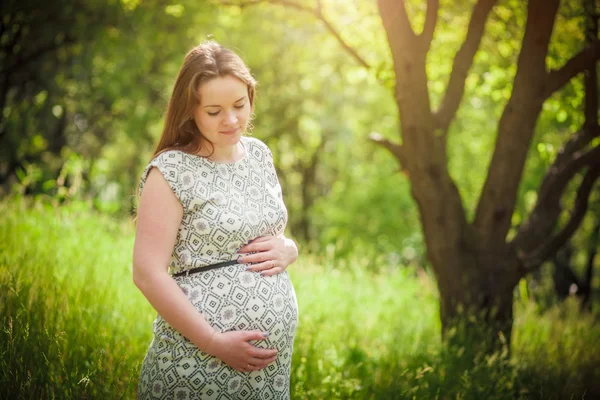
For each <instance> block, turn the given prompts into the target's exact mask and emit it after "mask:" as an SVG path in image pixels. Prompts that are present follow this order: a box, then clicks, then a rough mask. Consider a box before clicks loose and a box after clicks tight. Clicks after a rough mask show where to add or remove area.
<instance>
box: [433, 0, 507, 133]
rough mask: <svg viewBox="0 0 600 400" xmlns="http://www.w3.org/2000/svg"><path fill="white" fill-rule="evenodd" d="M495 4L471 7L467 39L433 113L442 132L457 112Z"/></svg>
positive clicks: (482, 0)
mask: <svg viewBox="0 0 600 400" xmlns="http://www.w3.org/2000/svg"><path fill="white" fill-rule="evenodd" d="M496 2H497V0H479V1H477V4H475V7H473V13H472V16H471V21H470V23H469V28H468V30H467V37H466V39H465V41H464V43H463V45H462V46H461V48H460V50H459V51H458V52H457V53H456V57H455V58H454V64H453V65H452V73H451V75H450V80H449V81H448V87H447V89H446V93H445V95H444V99H443V100H442V102H441V104H440V107H439V109H438V110H437V111H436V112H435V113H434V118H435V121H436V126H437V128H438V129H441V130H442V131H443V132H446V131H447V130H448V127H449V125H450V122H451V121H452V119H453V118H454V115H455V114H456V111H457V110H458V106H459V105H460V102H461V99H462V97H463V94H464V89H465V81H466V79H467V75H468V73H469V70H470V69H471V65H472V64H473V59H474V58H475V54H476V53H477V50H478V49H479V44H480V43H481V38H482V37H483V32H484V28H485V23H486V21H487V18H488V15H489V13H490V11H491V10H492V8H493V7H494V5H495V4H496ZM428 11H429V9H428Z"/></svg>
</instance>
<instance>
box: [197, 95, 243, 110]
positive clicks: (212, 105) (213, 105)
mask: <svg viewBox="0 0 600 400" xmlns="http://www.w3.org/2000/svg"><path fill="white" fill-rule="evenodd" d="M245 98H246V96H245V95H244V96H242V97H240V98H239V99H237V100H236V101H234V103H238V102H240V101H241V100H244V99H245ZM207 107H221V106H220V105H218V104H211V105H209V106H204V107H203V108H207Z"/></svg>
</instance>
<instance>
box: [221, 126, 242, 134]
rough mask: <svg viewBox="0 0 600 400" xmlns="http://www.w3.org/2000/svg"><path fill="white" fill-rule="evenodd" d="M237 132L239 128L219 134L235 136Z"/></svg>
mask: <svg viewBox="0 0 600 400" xmlns="http://www.w3.org/2000/svg"><path fill="white" fill-rule="evenodd" d="M239 130H240V128H235V129H231V130H228V131H219V132H220V133H222V134H223V135H235V134H236V133H237V132H238V131H239Z"/></svg>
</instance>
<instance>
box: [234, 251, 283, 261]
mask: <svg viewBox="0 0 600 400" xmlns="http://www.w3.org/2000/svg"><path fill="white" fill-rule="evenodd" d="M274 258H275V256H274V254H273V253H271V252H270V251H263V252H261V253H255V254H246V255H243V256H240V257H238V260H237V262H238V263H240V264H249V263H257V262H262V261H267V260H272V259H274Z"/></svg>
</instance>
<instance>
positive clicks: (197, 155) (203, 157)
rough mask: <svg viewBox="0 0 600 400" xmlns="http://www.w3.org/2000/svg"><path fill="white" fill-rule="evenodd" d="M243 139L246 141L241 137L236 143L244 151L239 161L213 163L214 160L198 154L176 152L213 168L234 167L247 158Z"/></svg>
mask: <svg viewBox="0 0 600 400" xmlns="http://www.w3.org/2000/svg"><path fill="white" fill-rule="evenodd" d="M245 139H246V138H245V136H241V137H240V141H239V142H238V143H240V144H241V145H242V149H243V150H244V156H243V157H242V158H240V159H239V160H236V161H214V160H211V159H210V158H208V157H205V156H201V155H199V154H194V153H188V152H186V151H183V150H179V149H177V151H180V152H182V153H184V154H187V155H188V156H192V157H195V158H199V159H201V160H204V161H205V162H207V163H209V164H213V165H215V166H219V165H223V166H234V165H238V164H240V163H242V162H243V161H244V160H246V159H247V158H248V148H247V147H246V144H245V143H244V142H245Z"/></svg>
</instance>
